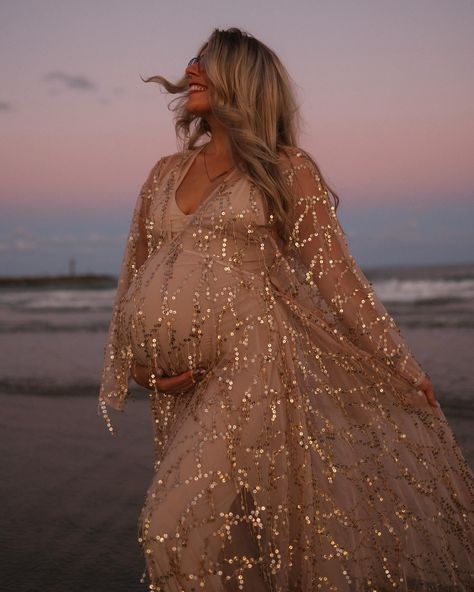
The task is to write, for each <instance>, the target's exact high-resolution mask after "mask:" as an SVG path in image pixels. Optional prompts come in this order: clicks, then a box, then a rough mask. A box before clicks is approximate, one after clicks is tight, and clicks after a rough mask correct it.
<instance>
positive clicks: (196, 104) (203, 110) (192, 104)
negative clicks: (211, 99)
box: [185, 97, 210, 117]
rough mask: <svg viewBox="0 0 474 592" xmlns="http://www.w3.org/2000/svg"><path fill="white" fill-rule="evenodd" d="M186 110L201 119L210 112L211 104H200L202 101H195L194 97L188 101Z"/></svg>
mask: <svg viewBox="0 0 474 592" xmlns="http://www.w3.org/2000/svg"><path fill="white" fill-rule="evenodd" d="M185 108H186V110H187V111H188V112H189V113H194V115H199V116H201V117H204V116H205V115H206V114H207V113H209V111H210V107H209V103H207V101H206V102H204V101H203V102H201V104H200V101H194V100H193V97H190V99H188V100H187V102H186V104H185Z"/></svg>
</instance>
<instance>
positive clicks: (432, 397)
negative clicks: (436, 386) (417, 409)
mask: <svg viewBox="0 0 474 592" xmlns="http://www.w3.org/2000/svg"><path fill="white" fill-rule="evenodd" d="M425 395H426V398H427V400H428V403H429V404H430V405H431V406H432V407H439V404H438V401H437V400H436V397H435V395H434V392H433V389H431V388H428V389H427V390H426V391H425Z"/></svg>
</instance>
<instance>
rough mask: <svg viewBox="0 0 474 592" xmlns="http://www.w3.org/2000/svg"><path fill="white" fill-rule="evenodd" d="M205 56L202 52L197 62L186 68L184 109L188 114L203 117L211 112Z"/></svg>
mask: <svg viewBox="0 0 474 592" xmlns="http://www.w3.org/2000/svg"><path fill="white" fill-rule="evenodd" d="M205 55H206V52H205V50H203V51H202V52H201V53H200V54H199V56H198V58H197V60H198V61H194V63H192V64H190V65H188V66H187V68H186V75H187V76H188V78H189V90H188V100H187V101H186V104H185V107H186V109H187V111H189V112H190V113H194V114H196V115H199V116H200V117H205V115H207V114H209V113H210V111H211V107H210V105H209V96H208V89H209V84H210V83H209V80H208V79H207V76H206V71H205Z"/></svg>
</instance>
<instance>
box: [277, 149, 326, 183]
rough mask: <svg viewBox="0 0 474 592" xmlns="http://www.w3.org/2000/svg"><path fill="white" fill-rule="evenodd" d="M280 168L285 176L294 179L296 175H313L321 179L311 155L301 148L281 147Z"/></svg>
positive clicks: (279, 152) (279, 154)
mask: <svg viewBox="0 0 474 592" xmlns="http://www.w3.org/2000/svg"><path fill="white" fill-rule="evenodd" d="M278 156H279V159H278V166H279V168H280V170H281V171H282V173H283V175H284V176H286V177H289V178H290V179H293V177H294V176H295V175H302V174H306V175H308V174H311V175H312V176H313V177H314V178H316V179H319V178H320V177H321V173H320V171H319V168H318V166H317V164H316V162H315V160H314V158H313V157H312V156H311V154H310V153H309V152H308V151H306V150H304V149H303V148H301V147H299V146H281V147H280V149H279V151H278Z"/></svg>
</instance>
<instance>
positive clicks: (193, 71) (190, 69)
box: [185, 63, 199, 76]
mask: <svg viewBox="0 0 474 592" xmlns="http://www.w3.org/2000/svg"><path fill="white" fill-rule="evenodd" d="M185 73H186V74H187V75H188V76H192V75H193V76H198V75H199V64H196V63H194V64H188V65H187V66H186V70H185Z"/></svg>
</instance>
